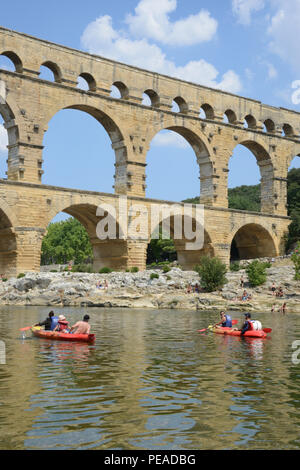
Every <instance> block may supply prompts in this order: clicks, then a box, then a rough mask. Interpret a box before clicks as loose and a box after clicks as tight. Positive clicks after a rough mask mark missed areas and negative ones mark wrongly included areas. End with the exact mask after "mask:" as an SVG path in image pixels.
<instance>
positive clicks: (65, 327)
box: [53, 315, 70, 333]
mask: <svg viewBox="0 0 300 470" xmlns="http://www.w3.org/2000/svg"><path fill="white" fill-rule="evenodd" d="M53 331H58V332H59V333H69V332H70V330H69V322H68V321H67V320H66V317H65V316H64V315H59V316H58V322H57V325H56V327H55V328H54V330H53Z"/></svg>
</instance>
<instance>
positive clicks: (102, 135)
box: [43, 105, 124, 193]
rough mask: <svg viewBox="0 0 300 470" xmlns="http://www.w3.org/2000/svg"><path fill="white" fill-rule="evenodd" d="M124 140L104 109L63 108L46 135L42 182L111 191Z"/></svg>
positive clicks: (52, 120) (51, 122) (50, 124)
mask: <svg viewBox="0 0 300 470" xmlns="http://www.w3.org/2000/svg"><path fill="white" fill-rule="evenodd" d="M79 111H81V112H79ZM99 123H100V124H101V126H99ZM122 142H123V136H122V134H121V131H120V129H119V128H118V126H117V125H116V124H115V122H114V121H113V120H112V119H111V118H110V117H109V116H108V115H106V114H105V113H103V112H102V111H100V110H98V109H95V108H91V107H89V106H84V105H73V106H69V107H67V108H65V109H62V110H60V111H59V112H57V113H56V114H55V115H54V116H53V118H52V119H51V121H50V122H49V127H48V131H47V133H46V134H45V136H44V153H43V157H44V170H45V173H44V176H43V183H46V184H50V185H54V186H63V187H71V188H72V187H75V188H78V189H85V190H92V191H103V192H109V193H111V192H112V187H113V186H114V172H115V168H114V163H115V161H116V160H118V158H119V153H120V154H121V153H122V152H123V148H124V145H123V144H122ZM120 143H121V144H120ZM115 144H119V145H117V148H116V150H115V151H114V149H113V148H112V147H113V146H114V145H115ZM58 169H59V171H58Z"/></svg>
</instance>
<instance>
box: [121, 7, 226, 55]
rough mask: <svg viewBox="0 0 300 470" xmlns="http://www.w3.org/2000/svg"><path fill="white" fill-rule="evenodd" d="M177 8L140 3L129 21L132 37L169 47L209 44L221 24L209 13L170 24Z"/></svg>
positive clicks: (201, 12) (204, 11)
mask: <svg viewBox="0 0 300 470" xmlns="http://www.w3.org/2000/svg"><path fill="white" fill-rule="evenodd" d="M176 8H177V2H176V0H141V1H140V2H139V3H138V5H137V7H136V8H135V14H134V15H132V14H129V15H127V17H126V23H127V24H128V26H129V30H130V32H131V34H132V35H134V36H137V37H147V38H151V39H154V40H156V41H159V42H161V43H163V44H170V45H179V46H183V45H191V44H198V43H201V42H206V41H210V40H211V39H212V38H213V37H214V36H215V34H216V32H217V28H218V22H217V21H216V20H215V19H214V18H212V17H211V15H210V13H209V12H208V11H207V10H201V11H200V12H199V13H197V14H196V15H190V16H188V17H186V18H183V19H180V20H178V21H175V22H173V23H172V22H170V20H169V17H168V13H171V12H173V11H175V10H176Z"/></svg>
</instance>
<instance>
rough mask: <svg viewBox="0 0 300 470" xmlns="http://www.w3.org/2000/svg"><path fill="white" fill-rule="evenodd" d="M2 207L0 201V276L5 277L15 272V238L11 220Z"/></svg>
mask: <svg viewBox="0 0 300 470" xmlns="http://www.w3.org/2000/svg"><path fill="white" fill-rule="evenodd" d="M3 206H4V207H5V205H4V204H3V203H2V201H0V233H1V236H0V274H1V275H3V276H4V277H5V276H7V275H15V274H16V271H17V237H16V233H15V229H14V226H13V219H12V218H10V217H9V213H7V212H6V211H5V208H4V209H3V208H2V207H3Z"/></svg>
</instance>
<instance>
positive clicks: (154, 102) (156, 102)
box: [144, 89, 160, 108]
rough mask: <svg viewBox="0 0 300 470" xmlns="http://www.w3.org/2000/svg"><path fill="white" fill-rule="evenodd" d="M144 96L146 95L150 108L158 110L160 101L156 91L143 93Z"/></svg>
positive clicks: (149, 90)
mask: <svg viewBox="0 0 300 470" xmlns="http://www.w3.org/2000/svg"><path fill="white" fill-rule="evenodd" d="M144 93H145V95H147V96H148V97H149V99H150V102H151V106H152V107H153V108H159V105H160V99H159V95H158V94H157V93H156V91H154V90H151V89H148V90H145V91H144Z"/></svg>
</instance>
